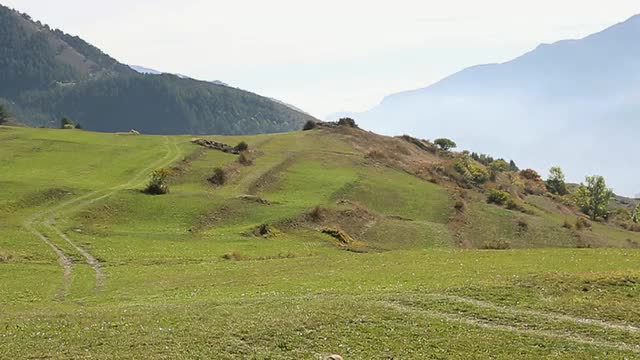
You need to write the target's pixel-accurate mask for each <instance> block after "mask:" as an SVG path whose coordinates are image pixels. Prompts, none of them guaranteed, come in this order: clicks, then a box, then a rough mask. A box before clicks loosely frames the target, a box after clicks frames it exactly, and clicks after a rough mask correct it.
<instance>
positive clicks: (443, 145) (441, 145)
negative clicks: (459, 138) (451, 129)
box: [433, 138, 458, 151]
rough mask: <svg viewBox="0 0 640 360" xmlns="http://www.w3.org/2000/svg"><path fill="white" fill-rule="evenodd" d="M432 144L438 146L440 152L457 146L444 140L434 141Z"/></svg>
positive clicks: (448, 140)
mask: <svg viewBox="0 0 640 360" xmlns="http://www.w3.org/2000/svg"><path fill="white" fill-rule="evenodd" d="M433 143H434V144H436V146H438V148H440V150H442V151H449V150H451V149H455V148H456V147H458V145H457V144H456V143H455V142H454V141H453V140H451V139H445V138H441V139H435V140H434V141H433Z"/></svg>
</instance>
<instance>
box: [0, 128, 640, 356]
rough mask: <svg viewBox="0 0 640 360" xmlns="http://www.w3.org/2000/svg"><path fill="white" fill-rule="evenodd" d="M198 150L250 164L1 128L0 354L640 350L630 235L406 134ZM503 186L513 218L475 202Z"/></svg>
mask: <svg viewBox="0 0 640 360" xmlns="http://www.w3.org/2000/svg"><path fill="white" fill-rule="evenodd" d="M207 139H211V140H216V141H219V142H223V143H226V144H231V145H235V144H238V143H240V142H241V141H245V142H247V143H248V145H249V150H248V151H247V152H245V153H244V155H243V157H244V159H245V160H244V161H242V162H243V163H241V162H240V160H241V159H240V157H238V156H237V155H233V154H230V153H224V152H222V151H217V150H212V149H208V148H205V147H202V146H199V145H196V144H194V143H192V142H191V140H192V138H191V137H186V136H182V137H178V136H175V137H164V136H136V135H132V134H98V133H92V132H84V131H77V130H47V129H29V128H13V127H0V146H1V148H2V151H1V152H0V186H2V189H3V191H2V192H0V234H1V235H2V236H0V284H1V285H2V286H0V308H2V309H3V316H2V318H1V319H0V357H35V358H42V357H53V358H89V357H91V358H113V357H121V358H122V357H125V358H135V357H167V358H194V357H216V358H221V359H232V358H255V359H264V358H272V359H290V358H303V359H317V358H323V357H324V356H326V355H328V354H332V353H338V354H341V355H343V356H344V357H345V358H380V357H389V358H391V357H393V358H403V359H405V358H406V359H421V358H481V359H482V358H494V359H496V358H497V359H507V358H513V357H514V356H517V357H518V358H522V359H538V358H541V357H554V358H566V359H588V358H594V357H598V358H612V359H615V358H624V357H626V358H634V357H637V356H638V354H640V347H638V344H640V312H639V310H638V307H637V299H638V297H639V296H640V286H639V285H638V284H639V283H640V253H639V252H638V250H637V249H635V248H636V247H638V244H640V233H636V232H630V231H627V230H624V229H622V228H620V227H617V226H615V225H613V224H608V223H605V222H597V223H592V224H591V228H590V229H581V230H578V229H575V228H572V229H570V228H567V227H565V223H566V222H571V223H573V222H576V220H577V219H578V218H581V216H580V214H578V213H577V212H576V211H575V210H574V209H572V208H571V207H570V206H566V205H563V204H562V203H561V202H559V201H558V200H557V199H554V198H552V197H550V196H548V195H545V194H541V195H526V194H524V192H522V191H521V190H520V189H519V188H518V186H519V185H518V184H520V183H519V181H520V180H518V179H517V176H518V175H517V173H515V172H514V173H509V172H507V173H501V174H498V175H497V176H496V181H489V182H488V183H486V184H485V185H483V186H475V185H470V184H468V183H466V182H465V180H464V179H462V178H459V177H458V175H456V174H455V173H453V172H449V169H450V168H451V166H452V164H453V163H454V162H455V161H456V160H457V159H458V158H459V156H461V154H452V153H442V152H439V151H431V150H429V149H431V148H430V147H429V146H430V144H429V143H426V142H421V141H419V140H417V139H412V138H408V137H407V138H388V137H382V136H378V135H375V134H373V133H369V132H365V131H362V130H359V129H353V128H347V127H339V128H326V127H321V128H318V129H315V130H311V131H305V132H293V133H286V134H277V135H258V136H238V137H228V136H215V137H207ZM418 144H421V145H420V146H418ZM162 167H167V168H170V169H171V171H172V175H171V177H170V178H169V186H170V192H169V193H168V194H166V195H158V196H153V195H147V194H145V193H143V192H142V191H141V190H142V189H143V188H144V185H145V183H146V180H147V178H148V177H147V175H148V174H149V173H150V171H151V170H153V169H157V168H162ZM215 168H222V169H224V172H225V174H226V182H225V183H224V184H223V185H214V184H212V183H211V182H210V181H209V180H208V179H209V178H211V176H212V175H213V174H214V169H215ZM508 179H510V180H509V181H512V182H509V181H508ZM506 185H509V186H512V187H513V189H512V194H513V197H514V198H515V199H516V203H517V205H518V207H517V209H516V210H508V209H506V208H505V207H500V206H497V205H490V204H487V203H486V197H485V191H487V189H490V188H493V187H504V186H506ZM533 185H535V184H533ZM533 185H532V184H529V183H525V184H524V185H522V186H524V187H527V186H533ZM523 224H524V225H523ZM589 247H591V249H589ZM596 247H600V248H597V249H596ZM602 247H606V249H605V248H602ZM485 248H495V249H498V248H501V249H504V250H479V249H485ZM505 248H508V249H505ZM615 248H618V249H615ZM462 249H466V250H462Z"/></svg>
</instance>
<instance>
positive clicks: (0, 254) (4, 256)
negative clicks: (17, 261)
mask: <svg viewBox="0 0 640 360" xmlns="http://www.w3.org/2000/svg"><path fill="white" fill-rule="evenodd" d="M11 259H13V255H12V254H10V253H8V252H6V251H2V250H0V263H6V262H9V261H11Z"/></svg>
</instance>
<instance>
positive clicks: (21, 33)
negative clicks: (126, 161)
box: [0, 6, 312, 134]
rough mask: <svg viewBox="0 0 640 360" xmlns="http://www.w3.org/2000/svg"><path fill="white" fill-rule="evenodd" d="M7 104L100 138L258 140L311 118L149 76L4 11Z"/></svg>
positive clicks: (228, 91)
mask: <svg viewBox="0 0 640 360" xmlns="http://www.w3.org/2000/svg"><path fill="white" fill-rule="evenodd" d="M0 103H2V104H5V106H6V107H7V108H8V110H9V111H10V112H11V114H12V115H13V116H14V117H15V118H16V120H18V121H20V122H22V123H25V124H28V125H32V126H48V127H57V126H59V123H60V119H61V118H63V117H67V118H71V119H73V120H74V121H75V122H76V123H80V124H82V126H83V128H85V129H88V130H94V131H105V132H112V131H128V130H130V129H136V130H138V131H141V132H143V133H149V134H182V133H193V134H213V133H216V134H255V133H271V132H280V131H289V130H294V129H299V128H301V127H302V124H304V123H305V122H306V121H308V120H310V119H312V117H311V116H309V115H307V114H304V113H302V112H300V111H297V110H295V109H293V108H290V107H288V106H286V105H284V104H281V103H279V102H276V101H273V100H271V99H269V98H266V97H262V96H259V95H256V94H254V93H251V92H247V91H243V90H240V89H236V88H232V87H229V86H224V85H219V84H213V83H210V82H206V81H198V80H193V79H185V78H180V77H178V76H175V75H169V74H164V75H143V74H138V73H137V72H135V71H134V70H132V69H130V68H129V67H128V66H127V65H124V64H121V63H119V62H118V61H116V60H115V59H113V58H111V57H110V56H108V55H107V54H105V53H103V52H102V51H101V50H100V49H98V48H96V47H94V46H92V45H90V44H89V43H87V42H85V41H84V40H82V39H81V38H79V37H77V36H72V35H69V34H66V33H64V32H63V31H61V30H57V29H51V28H50V27H49V26H47V25H43V24H41V23H39V22H34V21H33V20H32V19H31V18H30V17H29V16H28V15H26V14H20V13H18V12H16V11H14V10H11V9H9V8H6V7H3V6H0Z"/></svg>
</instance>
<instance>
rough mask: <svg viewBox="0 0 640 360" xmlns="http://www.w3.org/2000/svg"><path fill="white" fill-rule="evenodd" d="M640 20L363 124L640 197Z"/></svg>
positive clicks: (364, 118)
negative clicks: (593, 177) (590, 178)
mask: <svg viewBox="0 0 640 360" xmlns="http://www.w3.org/2000/svg"><path fill="white" fill-rule="evenodd" d="M638 39H640V16H634V17H632V18H630V19H628V20H627V21H625V22H623V23H620V24H617V25H614V26H612V27H610V28H608V29H606V30H604V31H602V32H599V33H597V34H593V35H590V36H587V37H586V38H583V39H580V40H565V41H559V42H557V43H554V44H543V45H540V46H539V47H538V48H536V49H535V50H533V51H531V52H529V53H527V54H524V55H522V56H520V57H518V58H516V59H514V60H512V61H509V62H506V63H502V64H489V65H480V66H474V67H471V68H468V69H465V70H463V71H460V72H459V73H456V74H454V75H452V76H450V77H448V78H445V79H444V80H442V81H439V82H437V83H435V84H433V85H431V86H429V87H425V88H422V89H417V90H412V91H406V92H402V93H397V94H393V95H390V96H388V97H386V98H385V99H384V100H383V101H382V102H381V103H380V104H379V105H378V106H376V107H375V108H373V109H371V110H369V111H367V112H364V113H343V114H336V115H334V116H332V118H337V117H340V116H344V115H349V116H352V117H355V118H357V120H358V122H359V123H360V124H362V125H363V126H364V127H365V128H368V129H370V130H373V131H378V132H382V133H385V134H402V133H413V134H417V135H420V136H422V137H425V138H432V139H433V138H435V137H441V136H445V137H451V138H453V139H454V140H456V141H457V142H458V144H459V145H460V146H461V147H462V148H466V149H472V150H474V151H483V152H487V153H490V154H493V155H497V156H505V157H512V158H515V159H517V160H518V161H519V162H520V163H521V164H524V165H526V166H531V167H534V168H537V169H539V170H541V171H543V172H546V169H547V168H549V167H550V166H551V165H560V166H562V167H563V168H565V170H566V171H567V172H568V175H569V177H570V178H571V180H574V181H575V180H582V178H583V176H584V175H587V174H594V173H599V174H602V175H605V176H606V177H607V178H608V179H609V181H610V183H611V184H612V185H613V186H614V187H615V189H616V190H617V191H619V192H621V193H624V194H627V195H632V194H637V193H638V191H640V166H638V155H639V154H640V145H639V144H640V141H639V139H638V138H639V137H640V41H638Z"/></svg>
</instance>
